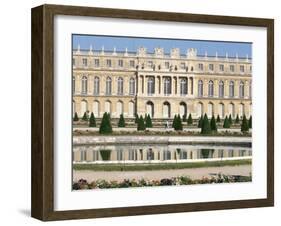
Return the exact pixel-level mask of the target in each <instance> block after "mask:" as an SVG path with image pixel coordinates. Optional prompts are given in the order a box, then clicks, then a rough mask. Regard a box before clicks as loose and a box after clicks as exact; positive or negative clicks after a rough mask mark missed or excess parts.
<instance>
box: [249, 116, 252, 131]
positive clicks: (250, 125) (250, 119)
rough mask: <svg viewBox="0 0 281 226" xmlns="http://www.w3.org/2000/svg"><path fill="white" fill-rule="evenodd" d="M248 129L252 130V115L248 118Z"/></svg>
mask: <svg viewBox="0 0 281 226" xmlns="http://www.w3.org/2000/svg"><path fill="white" fill-rule="evenodd" d="M248 127H249V129H252V115H251V116H250V118H249V121H248Z"/></svg>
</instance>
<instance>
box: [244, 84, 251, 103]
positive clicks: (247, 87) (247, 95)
mask: <svg viewBox="0 0 281 226" xmlns="http://www.w3.org/2000/svg"><path fill="white" fill-rule="evenodd" d="M244 84H245V87H244V98H246V99H248V98H249V97H250V93H249V82H248V81H244Z"/></svg>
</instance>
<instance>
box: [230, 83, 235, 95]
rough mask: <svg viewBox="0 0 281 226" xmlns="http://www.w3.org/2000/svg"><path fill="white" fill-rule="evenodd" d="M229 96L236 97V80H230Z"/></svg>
mask: <svg viewBox="0 0 281 226" xmlns="http://www.w3.org/2000/svg"><path fill="white" fill-rule="evenodd" d="M229 97H234V82H233V81H230V83H229Z"/></svg>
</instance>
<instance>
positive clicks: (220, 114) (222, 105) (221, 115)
mask: <svg viewBox="0 0 281 226" xmlns="http://www.w3.org/2000/svg"><path fill="white" fill-rule="evenodd" d="M219 116H220V117H221V118H224V104H223V103H220V104H219Z"/></svg>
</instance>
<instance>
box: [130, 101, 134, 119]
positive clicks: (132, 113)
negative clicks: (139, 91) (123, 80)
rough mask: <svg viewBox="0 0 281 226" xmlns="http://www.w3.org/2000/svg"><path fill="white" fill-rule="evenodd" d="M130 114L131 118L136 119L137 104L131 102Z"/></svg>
mask: <svg viewBox="0 0 281 226" xmlns="http://www.w3.org/2000/svg"><path fill="white" fill-rule="evenodd" d="M128 114H129V117H134V115H135V104H134V102H133V101H130V102H129V110H128Z"/></svg>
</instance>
